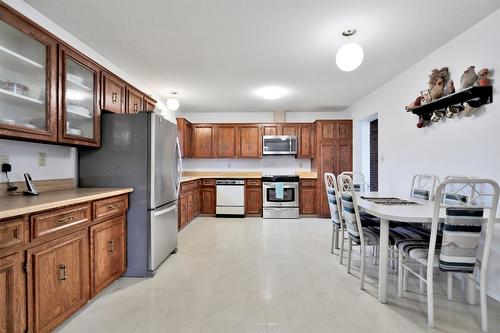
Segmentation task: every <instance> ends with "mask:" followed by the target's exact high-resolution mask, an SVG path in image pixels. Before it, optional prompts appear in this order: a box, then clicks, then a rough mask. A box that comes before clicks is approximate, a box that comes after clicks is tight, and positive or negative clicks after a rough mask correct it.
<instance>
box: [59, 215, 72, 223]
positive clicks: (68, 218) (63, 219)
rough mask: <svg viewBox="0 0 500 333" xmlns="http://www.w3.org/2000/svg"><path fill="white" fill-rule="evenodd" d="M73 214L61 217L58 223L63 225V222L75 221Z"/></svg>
mask: <svg viewBox="0 0 500 333" xmlns="http://www.w3.org/2000/svg"><path fill="white" fill-rule="evenodd" d="M73 219H74V218H73V216H68V217H63V218H60V219H58V220H57V221H56V225H62V224H66V223H68V222H71V221H73Z"/></svg>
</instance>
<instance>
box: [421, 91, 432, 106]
mask: <svg viewBox="0 0 500 333" xmlns="http://www.w3.org/2000/svg"><path fill="white" fill-rule="evenodd" d="M420 95H422V100H421V101H420V104H422V105H424V104H427V103H429V102H432V97H431V89H425V90H422V91H421V92H420Z"/></svg>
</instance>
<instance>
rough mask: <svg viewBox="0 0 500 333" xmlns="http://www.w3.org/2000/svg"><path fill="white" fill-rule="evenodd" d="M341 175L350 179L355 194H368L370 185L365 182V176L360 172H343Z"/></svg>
mask: <svg viewBox="0 0 500 333" xmlns="http://www.w3.org/2000/svg"><path fill="white" fill-rule="evenodd" d="M341 175H346V176H349V177H351V179H352V183H353V186H354V190H355V191H356V192H369V191H370V185H369V184H368V183H366V181H365V175H364V174H363V173H361V172H354V171H344V172H342V173H341Z"/></svg>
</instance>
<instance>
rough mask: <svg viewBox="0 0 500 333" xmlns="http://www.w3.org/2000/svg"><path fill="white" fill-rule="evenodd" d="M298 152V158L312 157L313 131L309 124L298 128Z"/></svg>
mask: <svg viewBox="0 0 500 333" xmlns="http://www.w3.org/2000/svg"><path fill="white" fill-rule="evenodd" d="M298 131H299V134H298V140H299V151H298V154H297V157H298V158H311V157H313V156H314V131H313V126H312V125H311V124H302V125H300V126H299V128H298Z"/></svg>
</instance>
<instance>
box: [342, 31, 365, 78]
mask: <svg viewBox="0 0 500 333" xmlns="http://www.w3.org/2000/svg"><path fill="white" fill-rule="evenodd" d="M355 33H356V29H348V30H346V31H344V32H343V33H342V35H343V36H345V37H350V36H352V35H354V34H355ZM364 57H365V53H364V52H363V48H362V47H361V46H360V45H359V44H356V43H353V42H351V41H349V42H348V43H347V44H344V45H342V47H341V48H340V49H339V50H338V51H337V56H336V57H335V62H336V63H337V67H338V68H340V69H341V70H343V71H344V72H351V71H353V70H355V69H356V68H358V67H359V66H360V65H361V63H362V62H363V58H364Z"/></svg>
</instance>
